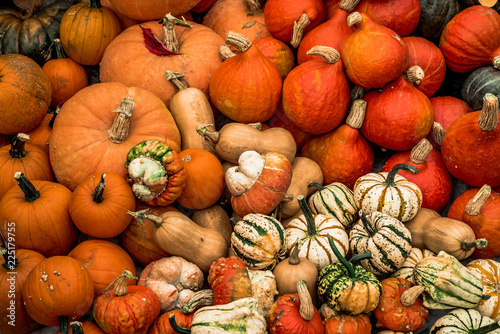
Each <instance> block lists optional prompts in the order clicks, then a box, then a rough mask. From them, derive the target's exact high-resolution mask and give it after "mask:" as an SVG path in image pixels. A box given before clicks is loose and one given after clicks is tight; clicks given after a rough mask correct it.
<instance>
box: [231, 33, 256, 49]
mask: <svg viewBox="0 0 500 334" xmlns="http://www.w3.org/2000/svg"><path fill="white" fill-rule="evenodd" d="M226 43H227V44H230V45H232V46H234V47H235V48H236V50H238V51H240V52H246V51H247V50H248V49H250V48H251V47H252V41H251V40H250V38H248V37H246V36H245V35H243V34H240V33H237V32H235V31H232V30H229V31H228V32H227V34H226Z"/></svg>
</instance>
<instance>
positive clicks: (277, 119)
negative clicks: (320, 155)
mask: <svg viewBox="0 0 500 334" xmlns="http://www.w3.org/2000/svg"><path fill="white" fill-rule="evenodd" d="M267 124H269V126H270V127H271V128H275V127H278V128H283V129H285V130H288V132H290V133H291V134H292V137H293V140H294V141H295V145H296V149H297V150H300V149H301V148H302V147H303V146H304V144H305V143H306V141H307V140H308V139H311V138H312V137H313V135H311V134H309V133H305V132H304V131H302V130H300V129H299V128H298V127H296V126H295V124H293V122H292V121H291V120H290V119H289V118H288V117H287V116H286V114H285V111H284V110H283V103H281V104H280V106H279V108H278V109H276V111H275V112H274V115H273V117H271V118H270V119H269V120H268V121H267Z"/></svg>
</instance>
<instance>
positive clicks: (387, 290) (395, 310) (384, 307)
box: [373, 277, 429, 331]
mask: <svg viewBox="0 0 500 334" xmlns="http://www.w3.org/2000/svg"><path fill="white" fill-rule="evenodd" d="M380 283H381V284H382V296H381V297H380V301H379V304H378V305H377V307H376V308H375V309H374V310H373V314H374V315H375V317H376V318H377V320H378V322H379V323H380V324H381V325H382V326H383V327H385V328H388V329H391V330H393V331H418V330H419V329H420V328H422V327H423V326H424V324H425V321H426V320H427V316H428V315H429V311H428V310H427V309H426V308H425V307H423V306H422V299H421V298H417V299H416V300H415V302H414V303H413V304H412V305H409V306H407V305H405V304H404V303H403V302H402V301H401V296H402V294H403V292H405V291H407V290H408V289H409V288H411V287H412V286H413V284H412V283H411V282H410V281H407V280H405V279H403V278H394V277H389V278H386V279H384V280H382V281H380Z"/></svg>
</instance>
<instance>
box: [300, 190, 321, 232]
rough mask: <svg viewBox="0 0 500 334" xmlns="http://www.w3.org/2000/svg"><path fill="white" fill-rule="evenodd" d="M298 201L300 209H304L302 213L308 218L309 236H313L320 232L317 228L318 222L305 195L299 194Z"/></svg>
mask: <svg viewBox="0 0 500 334" xmlns="http://www.w3.org/2000/svg"><path fill="white" fill-rule="evenodd" d="M297 202H299V206H300V210H302V213H303V214H304V217H305V218H306V222H307V236H309V237H313V236H315V235H317V234H318V231H317V229H316V223H315V221H314V216H313V214H312V212H311V210H310V209H309V207H308V206H307V202H306V199H305V198H304V195H299V196H297Z"/></svg>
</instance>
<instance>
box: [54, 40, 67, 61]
mask: <svg viewBox="0 0 500 334" xmlns="http://www.w3.org/2000/svg"><path fill="white" fill-rule="evenodd" d="M54 45H55V46H56V54H57V59H64V58H66V55H65V54H64V49H63V47H62V44H61V40H60V39H59V38H56V39H54Z"/></svg>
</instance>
